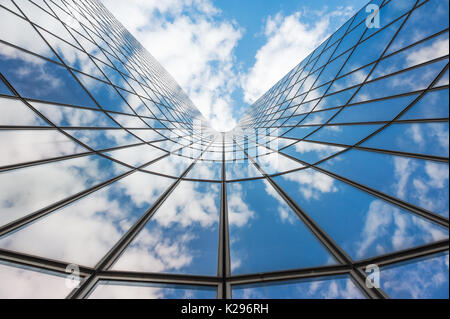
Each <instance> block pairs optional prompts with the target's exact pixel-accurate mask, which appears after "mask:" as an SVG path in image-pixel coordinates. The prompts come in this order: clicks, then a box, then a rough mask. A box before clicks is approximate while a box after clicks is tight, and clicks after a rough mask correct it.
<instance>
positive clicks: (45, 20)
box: [20, 1, 76, 45]
mask: <svg viewBox="0 0 450 319" xmlns="http://www.w3.org/2000/svg"><path fill="white" fill-rule="evenodd" d="M20 9H22V11H23V12H24V13H25V15H26V16H27V17H28V18H29V19H30V20H31V21H32V22H34V23H36V24H37V25H39V26H40V27H42V28H45V29H47V30H48V31H50V32H52V33H53V34H56V35H57V36H58V37H60V38H62V39H64V40H66V41H68V42H69V43H72V44H73V45H76V42H75V40H74V39H73V37H72V36H71V35H70V34H69V32H68V31H67V30H66V28H64V26H63V25H62V24H61V22H60V21H59V20H58V19H56V18H54V17H53V16H52V15H50V14H48V13H47V12H46V11H44V10H42V9H40V8H39V7H37V6H36V5H34V4H32V3H31V2H29V1H27V2H26V3H23V4H22V5H21V6H20Z"/></svg>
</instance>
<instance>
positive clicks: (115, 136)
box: [66, 130, 141, 150]
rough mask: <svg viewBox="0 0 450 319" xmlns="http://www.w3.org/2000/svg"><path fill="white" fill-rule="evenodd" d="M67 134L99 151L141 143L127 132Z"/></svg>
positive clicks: (72, 131)
mask: <svg viewBox="0 0 450 319" xmlns="http://www.w3.org/2000/svg"><path fill="white" fill-rule="evenodd" d="M66 132H67V133H69V134H70V135H72V136H73V137H75V138H76V139H78V140H80V141H81V142H83V143H84V144H86V145H88V146H89V147H92V148H94V149H97V150H99V149H105V148H111V147H117V146H124V145H132V144H137V143H140V142H141V141H139V140H138V139H137V138H136V137H134V136H133V135H131V134H130V133H128V132H127V131H125V130H66Z"/></svg>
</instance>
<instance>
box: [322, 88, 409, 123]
mask: <svg viewBox="0 0 450 319" xmlns="http://www.w3.org/2000/svg"><path fill="white" fill-rule="evenodd" d="M416 97H417V94H414V95H410V96H403V97H399V98H393V99H387V100H382V101H376V102H368V103H362V104H356V105H352V106H347V107H344V108H343V109H342V111H341V112H339V113H338V115H336V117H335V118H333V119H332V120H331V122H330V123H353V122H370V121H391V120H392V119H393V118H394V117H395V116H397V114H399V113H400V112H401V111H402V110H403V109H404V108H405V107H407V106H408V105H409V103H411V102H412V101H413V100H414V99H415V98H416Z"/></svg>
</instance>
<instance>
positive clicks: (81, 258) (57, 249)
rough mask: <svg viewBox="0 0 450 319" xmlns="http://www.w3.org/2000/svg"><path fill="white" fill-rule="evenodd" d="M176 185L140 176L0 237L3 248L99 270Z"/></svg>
mask: <svg viewBox="0 0 450 319" xmlns="http://www.w3.org/2000/svg"><path fill="white" fill-rule="evenodd" d="M171 182H172V180H171V179H167V178H164V177H160V176H156V175H151V174H148V173H141V172H136V173H133V174H131V175H129V176H127V177H125V178H123V179H120V180H118V181H116V182H114V183H112V184H110V185H108V186H105V187H103V188H101V189H100V190H98V191H96V192H94V193H91V194H89V195H87V196H85V197H82V198H80V199H79V200H77V201H75V202H73V203H71V204H69V205H67V206H64V207H62V208H60V209H58V210H56V211H55V212H53V213H51V214H50V215H47V216H45V217H43V218H41V219H39V220H38V221H36V222H34V223H32V224H29V225H27V226H26V227H24V228H21V229H20V230H18V231H16V232H14V233H12V234H7V235H5V236H3V237H1V239H0V247H2V248H5V249H9V250H15V251H19V252H24V253H28V254H32V255H38V256H42V257H47V258H52V259H56V260H62V261H65V262H71V263H76V264H81V265H86V266H94V265H95V264H96V263H97V262H98V261H99V260H100V259H101V258H102V257H103V256H104V255H105V254H106V253H107V252H108V251H109V250H110V249H111V248H112V247H113V246H114V244H115V243H116V242H117V241H118V240H119V239H120V238H121V236H122V235H123V234H124V233H125V232H126V231H127V230H128V229H129V228H130V227H131V225H133V223H134V222H136V220H137V219H138V218H139V217H141V216H142V214H144V213H145V211H146V210H147V209H149V208H150V207H151V205H152V204H153V203H154V202H155V201H156V199H157V198H158V197H159V196H160V195H161V193H162V192H164V191H165V190H166V189H167V187H168V186H169V185H170V183H171Z"/></svg>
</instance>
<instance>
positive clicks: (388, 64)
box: [370, 32, 448, 79]
mask: <svg viewBox="0 0 450 319" xmlns="http://www.w3.org/2000/svg"><path fill="white" fill-rule="evenodd" d="M445 55H448V32H447V33H445V34H442V35H440V36H438V37H434V38H432V39H430V40H427V41H425V42H423V43H420V44H418V45H415V46H413V47H411V48H409V49H407V50H404V51H401V52H399V53H397V54H394V55H392V56H390V57H388V58H386V59H383V60H381V61H380V64H379V66H378V67H377V68H376V70H375V71H374V72H373V73H372V74H371V76H370V79H374V78H377V77H380V76H383V75H386V74H391V73H394V72H396V71H399V70H403V69H406V68H409V67H412V66H414V65H418V64H421V63H424V62H428V61H431V60H433V59H436V58H439V57H442V56H445Z"/></svg>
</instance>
